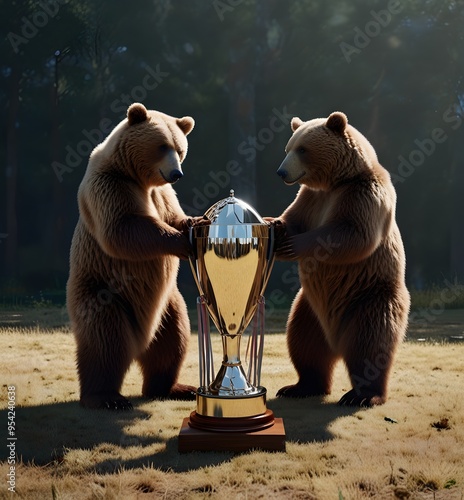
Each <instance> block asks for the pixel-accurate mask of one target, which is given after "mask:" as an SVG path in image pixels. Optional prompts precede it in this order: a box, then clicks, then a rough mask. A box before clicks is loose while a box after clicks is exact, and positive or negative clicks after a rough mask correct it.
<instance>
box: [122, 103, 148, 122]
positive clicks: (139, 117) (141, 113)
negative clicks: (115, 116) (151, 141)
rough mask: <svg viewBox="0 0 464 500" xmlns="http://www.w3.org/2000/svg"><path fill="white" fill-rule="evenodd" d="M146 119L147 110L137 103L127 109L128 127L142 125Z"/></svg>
mask: <svg viewBox="0 0 464 500" xmlns="http://www.w3.org/2000/svg"><path fill="white" fill-rule="evenodd" d="M147 118H148V112H147V108H146V107H145V106H144V105H143V104H140V103H139V102H134V104H131V105H130V106H129V107H128V108H127V119H128V120H129V125H135V124H136V123H142V122H144V121H145V120H146V119H147Z"/></svg>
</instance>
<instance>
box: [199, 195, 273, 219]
mask: <svg viewBox="0 0 464 500" xmlns="http://www.w3.org/2000/svg"><path fill="white" fill-rule="evenodd" d="M205 217H207V218H208V219H209V220H210V221H211V225H218V226H231V225H237V224H266V223H265V221H264V219H263V218H262V217H261V216H260V215H259V214H258V212H256V210H255V209H254V208H253V207H251V206H250V205H248V203H245V202H244V201H243V200H240V199H239V198H236V197H235V192H234V190H233V189H231V190H230V194H229V197H228V198H224V199H222V200H219V201H218V202H217V203H215V204H214V205H212V206H211V207H210V208H209V209H208V210H207V211H206V213H205Z"/></svg>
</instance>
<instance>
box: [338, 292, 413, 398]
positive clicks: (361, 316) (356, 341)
mask: <svg viewBox="0 0 464 500" xmlns="http://www.w3.org/2000/svg"><path fill="white" fill-rule="evenodd" d="M362 302H363V303H362V305H361V306H360V307H357V308H356V309H352V310H351V311H350V314H349V315H346V316H345V317H344V318H343V320H342V322H341V324H340V348H341V352H342V355H343V358H344V361H345V364H346V367H347V369H348V373H349V376H350V380H351V384H352V389H351V390H350V391H348V392H347V393H346V394H345V395H344V396H343V397H342V398H341V399H340V401H339V404H340V405H346V406H365V407H371V406H375V405H381V404H383V403H385V401H386V400H387V389H388V379H389V377H390V371H391V368H392V364H393V359H394V356H395V353H396V350H397V347H398V345H399V343H400V342H401V340H402V338H403V336H404V333H405V330H406V325H407V316H408V309H409V306H408V304H409V303H408V301H407V300H406V299H405V300H404V302H405V303H404V304H402V303H401V301H400V300H398V301H396V300H390V301H389V300H387V299H385V298H383V297H379V296H377V297H376V296H375V294H374V293H372V294H371V295H370V296H368V298H367V297H366V298H365V299H364V300H363V301H362Z"/></svg>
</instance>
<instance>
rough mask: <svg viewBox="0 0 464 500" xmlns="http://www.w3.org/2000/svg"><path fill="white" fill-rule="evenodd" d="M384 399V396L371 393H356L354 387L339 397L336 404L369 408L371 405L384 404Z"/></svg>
mask: <svg viewBox="0 0 464 500" xmlns="http://www.w3.org/2000/svg"><path fill="white" fill-rule="evenodd" d="M385 399H386V398H385V396H380V395H378V394H373V393H369V394H366V393H360V394H358V393H357V392H356V391H355V390H354V389H351V390H350V391H348V392H347V393H346V394H344V395H343V396H342V397H341V398H340V401H339V402H338V404H339V405H340V406H359V407H361V408H371V407H372V406H376V405H382V404H384V403H385Z"/></svg>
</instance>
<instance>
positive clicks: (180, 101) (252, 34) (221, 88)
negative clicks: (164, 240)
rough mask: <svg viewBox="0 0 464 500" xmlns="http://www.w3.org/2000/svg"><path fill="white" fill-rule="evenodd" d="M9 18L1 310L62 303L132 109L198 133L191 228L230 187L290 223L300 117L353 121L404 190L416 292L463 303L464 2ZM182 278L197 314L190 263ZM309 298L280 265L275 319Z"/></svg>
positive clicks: (204, 4) (166, 3) (1, 81)
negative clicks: (103, 147) (96, 188)
mask: <svg viewBox="0 0 464 500" xmlns="http://www.w3.org/2000/svg"><path fill="white" fill-rule="evenodd" d="M0 8H1V12H2V16H1V19H0V30H1V33H2V36H1V40H0V43H1V45H0V54H1V59H0V108H1V109H2V118H1V120H0V138H1V139H0V140H1V145H0V155H1V156H0V157H1V170H2V173H1V175H0V266H1V268H0V298H1V301H2V303H3V304H6V305H11V304H19V305H24V304H28V303H40V302H47V303H48V302H54V303H58V304H63V303H64V300H65V286H66V280H67V276H68V258H69V247H70V242H71V238H72V233H73V230H74V227H75V224H76V222H77V219H78V210H77V199H76V195H77V189H78V186H79V183H80V181H81V179H82V177H83V174H84V172H85V168H86V165H87V161H88V156H89V154H90V152H91V150H92V149H93V147H94V146H95V145H96V144H98V143H99V142H101V140H103V138H104V137H105V136H106V135H107V134H108V133H109V131H110V130H111V129H112V128H113V127H114V126H115V125H116V124H117V123H118V122H119V121H120V120H121V119H122V118H123V117H124V115H125V111H126V109H127V106H128V105H129V104H130V103H132V102H136V101H140V102H143V103H144V104H145V105H146V106H147V107H148V108H151V109H157V110H160V111H163V112H165V113H168V114H171V115H174V116H184V115H191V116H193V117H194V119H195V121H196V127H195V129H194V131H193V132H192V134H191V135H190V136H189V153H188V156H187V159H186V161H185V163H184V173H185V176H184V178H183V179H182V180H181V181H179V182H178V183H177V184H176V186H175V189H176V191H177V193H178V196H179V199H180V201H181V204H182V206H183V207H184V210H185V211H186V213H187V214H190V215H194V214H202V213H204V211H205V210H206V209H207V208H208V207H209V206H210V205H212V204H213V203H214V202H216V201H217V200H219V199H221V198H224V197H226V196H227V195H228V193H229V189H231V188H233V189H235V193H236V196H237V197H239V198H242V199H244V200H245V201H247V202H249V203H250V204H251V205H252V206H254V207H255V208H256V209H257V210H258V212H259V213H260V214H261V215H263V216H277V215H279V214H280V213H281V212H282V211H283V210H284V209H285V208H286V206H287V205H288V204H289V203H290V202H291V201H292V200H293V198H294V196H295V194H296V191H297V186H294V187H290V188H289V187H287V186H285V185H284V184H283V183H282V181H281V180H280V179H279V178H278V176H277V175H276V170H277V168H278V166H279V165H280V163H281V161H282V160H283V158H284V155H285V153H284V147H285V144H286V142H287V141H288V139H289V137H290V135H291V130H290V125H289V122H290V119H291V117H293V116H299V117H301V118H302V119H304V120H307V119H311V118H315V117H323V116H327V115H328V114H330V113H331V112H332V111H335V110H340V111H344V112H345V113H346V114H347V115H348V118H349V121H350V123H351V124H353V125H354V126H355V127H356V128H358V129H359V130H360V131H361V132H362V133H364V135H366V136H367V137H368V139H369V140H370V141H371V143H372V144H373V146H374V147H375V149H376V151H377V153H378V157H379V159H380V162H381V164H382V165H383V166H384V167H385V168H387V169H388V170H389V171H390V173H391V175H392V179H393V182H394V184H395V187H396V190H397V195H398V206H397V219H398V223H399V226H400V229H401V232H402V235H403V240H404V243H405V247H406V254H407V282H408V286H409V288H410V289H411V290H413V291H414V290H424V289H430V288H433V289H435V290H436V294H435V296H434V297H435V298H434V299H433V297H432V299H431V300H434V302H433V303H432V302H429V309H431V310H432V312H433V310H434V309H433V307H435V309H436V308H437V307H441V306H440V304H441V305H443V306H444V305H446V306H453V301H454V299H456V300H457V297H458V296H460V295H462V294H461V292H462V286H461V285H460V283H462V281H463V277H464V259H463V256H464V220H463V213H464V194H463V190H464V168H463V167H464V165H463V164H464V141H463V130H464V127H463V126H462V122H463V119H464V117H463V106H464V84H463V70H464V30H463V29H462V26H463V25H464V24H463V23H464V2H463V1H451V0H445V1H443V0H425V1H415V0H408V1H406V0H402V1H400V0H390V1H347V0H332V1H330V2H322V1H315V0H291V1H285V2H283V1H278V0H202V1H200V0H197V1H190V0H150V1H148V0H135V1H133V2H125V1H121V0H114V1H111V2H103V1H91V0H79V1H77V0H41V1H15V0H13V1H6V0H1V1H0ZM115 279H116V280H117V277H116V278H115ZM179 280H180V285H181V290H182V291H183V293H184V294H185V295H186V297H187V298H188V301H190V302H189V307H192V306H193V305H194V302H193V300H194V297H195V295H196V293H197V292H196V289H195V285H194V282H193V279H192V277H191V275H190V271H189V269H188V265H187V263H183V264H182V266H181V272H180V276H179ZM297 288H298V278H297V270H296V266H295V264H292V263H278V264H277V265H276V267H275V269H274V272H273V274H272V277H271V281H270V283H269V286H268V292H267V294H266V295H267V297H268V308H274V307H286V306H287V305H288V304H289V303H290V301H291V299H292V298H293V296H294V295H295V291H296V289H297ZM450 290H451V292H450ZM445 292H446V293H445ZM445 297H446V299H445ZM440 300H441V303H440ZM435 303H436V304H438V305H436V306H435V305H433V304H435ZM445 303H446V304H445Z"/></svg>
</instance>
